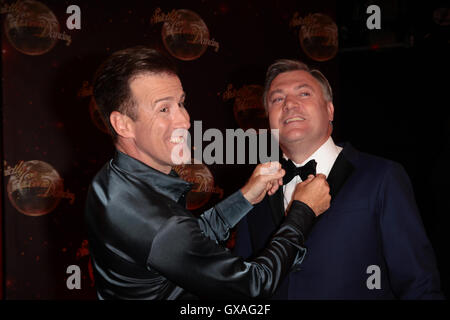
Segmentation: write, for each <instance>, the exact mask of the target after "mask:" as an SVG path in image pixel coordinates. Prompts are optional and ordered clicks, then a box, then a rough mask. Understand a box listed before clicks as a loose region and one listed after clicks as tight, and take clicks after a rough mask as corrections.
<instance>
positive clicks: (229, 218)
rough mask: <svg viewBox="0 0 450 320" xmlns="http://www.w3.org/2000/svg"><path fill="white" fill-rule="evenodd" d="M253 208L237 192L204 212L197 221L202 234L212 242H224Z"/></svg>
mask: <svg viewBox="0 0 450 320" xmlns="http://www.w3.org/2000/svg"><path fill="white" fill-rule="evenodd" d="M252 208H253V206H252V205H251V204H250V203H249V202H248V201H247V199H245V198H244V196H243V195H242V193H241V191H240V190H238V191H236V192H235V193H233V194H232V195H231V196H229V197H228V198H226V199H225V200H223V201H222V202H220V203H218V204H217V205H215V206H214V207H212V208H211V209H209V210H207V211H205V212H204V213H203V214H202V215H201V216H200V217H199V219H198V224H199V226H200V229H201V230H202V232H203V233H204V234H205V236H207V237H208V238H210V239H211V240H214V241H225V240H227V239H228V237H229V236H230V229H231V228H233V227H234V226H235V225H236V224H237V223H238V222H239V221H240V220H241V219H242V218H243V217H244V216H245V215H246V214H247V213H248V212H249V211H250V210H251V209H252Z"/></svg>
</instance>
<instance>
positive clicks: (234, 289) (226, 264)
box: [147, 205, 314, 299]
mask: <svg viewBox="0 0 450 320" xmlns="http://www.w3.org/2000/svg"><path fill="white" fill-rule="evenodd" d="M312 219H314V213H312V210H311V209H310V208H309V207H308V206H306V205H303V206H301V205H300V206H295V207H294V208H293V209H292V210H291V211H290V213H289V214H288V215H287V217H286V218H285V221H284V222H283V223H282V225H281V227H280V228H279V229H278V231H277V232H276V233H275V235H274V236H273V238H272V239H271V241H270V242H269V243H268V245H267V246H266V248H265V249H264V250H263V251H262V252H261V253H260V254H259V255H258V256H257V257H255V258H253V259H252V260H250V261H244V260H243V259H242V258H241V257H237V256H235V255H233V254H232V253H231V252H230V251H229V250H228V249H226V248H223V247H221V246H219V245H217V244H216V243H215V242H214V241H211V240H210V239H209V238H207V237H205V235H204V234H203V233H202V232H201V230H200V227H199V225H198V223H197V221H196V220H195V219H193V218H189V217H182V216H174V217H172V218H170V219H169V220H168V221H167V222H166V223H165V224H164V225H163V226H162V228H161V229H160V230H159V232H158V233H157V235H156V236H155V238H154V241H153V244H152V247H151V251H150V254H149V257H148V259H147V265H148V267H150V268H153V269H155V270H157V271H158V272H159V273H160V274H162V275H164V276H165V277H166V278H167V279H169V280H170V281H171V282H173V283H175V284H176V285H178V286H180V287H182V288H184V289H185V290H187V291H188V292H191V293H193V294H195V295H197V296H199V297H200V298H207V299H227V298H228V299H229V298H233V299H248V298H268V297H269V296H271V295H272V294H273V293H274V291H275V289H276V288H277V286H278V285H279V283H280V282H281V280H282V279H283V278H284V277H285V276H286V275H287V274H288V272H289V271H290V269H291V267H292V265H293V264H294V263H296V262H297V261H298V260H299V259H302V258H303V255H304V253H305V249H304V248H303V247H302V244H303V234H302V233H303V232H305V231H306V228H309V227H310V226H311V224H312V223H311V220H312ZM305 222H306V223H305Z"/></svg>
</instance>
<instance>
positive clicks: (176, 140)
mask: <svg viewBox="0 0 450 320" xmlns="http://www.w3.org/2000/svg"><path fill="white" fill-rule="evenodd" d="M170 142H171V143H175V144H179V143H184V137H182V136H179V137H171V138H170Z"/></svg>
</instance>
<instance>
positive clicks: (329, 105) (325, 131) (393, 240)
mask: <svg viewBox="0 0 450 320" xmlns="http://www.w3.org/2000/svg"><path fill="white" fill-rule="evenodd" d="M263 98H264V105H265V107H266V110H267V112H268V115H269V121H270V126H271V129H278V130H279V143H280V148H281V151H282V152H283V159H284V160H283V159H282V160H283V163H284V165H283V166H284V168H285V170H286V175H285V178H284V183H285V185H284V186H283V188H279V189H278V192H277V193H276V194H274V195H273V196H270V197H269V196H266V198H265V199H264V200H263V201H262V202H261V203H260V204H259V205H257V206H256V207H255V208H254V209H253V211H252V212H250V213H249V214H248V215H247V217H246V218H244V219H243V220H242V221H241V223H240V224H239V226H238V229H237V236H236V247H235V252H236V253H237V254H239V255H241V256H243V257H250V256H252V255H254V254H257V253H258V252H259V251H260V250H261V249H262V248H264V245H265V243H266V242H267V241H268V240H269V239H270V236H271V234H272V233H273V232H274V231H276V230H277V227H278V225H279V224H280V223H281V221H282V218H283V217H284V214H285V211H286V209H287V208H288V207H289V205H290V203H291V201H292V193H293V191H294V189H295V186H296V184H298V183H299V182H301V181H302V179H304V177H305V176H306V177H307V174H309V173H311V172H312V173H313V174H315V173H317V174H318V173H322V174H324V175H325V176H326V177H327V180H328V183H329V185H330V194H331V198H332V202H331V206H330V208H329V209H328V210H327V211H326V212H325V213H324V214H322V215H321V216H320V217H319V218H318V219H317V221H316V223H315V225H314V227H313V228H312V231H311V233H310V234H309V236H308V239H307V241H306V242H305V246H306V248H307V254H306V256H305V258H304V260H303V262H302V264H301V265H300V267H299V268H296V269H295V270H292V271H291V273H290V275H289V277H288V278H287V279H286V280H285V281H284V282H283V283H282V284H281V285H280V287H279V288H278V291H277V293H276V294H275V296H274V298H275V299H442V298H443V295H442V293H441V290H440V280H439V273H438V270H437V267H436V262H435V256H434V252H433V248H432V247H431V244H430V242H429V240H428V238H427V235H426V233H425V230H424V227H423V224H422V221H421V218H420V214H419V212H418V209H417V206H416V203H415V199H414V194H413V190H412V187H411V183H410V181H409V178H408V176H407V174H406V172H405V170H404V169H403V168H402V166H401V165H399V164H398V163H395V162H393V161H389V160H386V159H382V158H379V157H375V156H372V155H369V154H365V153H362V152H359V151H357V150H355V149H354V148H353V147H352V146H351V145H350V144H348V143H346V144H343V145H336V144H335V143H334V142H333V139H332V138H331V132H332V129H333V125H332V121H333V115H334V106H333V102H332V90H331V87H330V85H329V83H328V81H327V79H326V78H325V77H324V76H323V75H322V73H320V72H319V71H317V70H310V69H309V67H308V66H306V65H305V64H303V63H301V62H298V61H293V60H279V61H277V62H275V63H274V64H273V65H271V66H270V67H269V69H268V71H267V74H266V84H265V90H264V97H263ZM302 177H303V178H302Z"/></svg>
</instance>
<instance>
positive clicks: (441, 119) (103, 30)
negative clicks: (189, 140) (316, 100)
mask: <svg viewBox="0 0 450 320" xmlns="http://www.w3.org/2000/svg"><path fill="white" fill-rule="evenodd" d="M41 2H42V3H44V4H46V5H47V6H48V7H49V9H50V10H52V11H53V13H54V14H55V15H56V17H57V19H58V21H59V23H60V28H61V30H60V32H65V33H66V34H69V35H70V36H71V37H72V43H71V45H70V46H66V45H65V42H64V41H58V42H57V44H56V46H55V47H54V48H53V49H52V50H51V51H49V52H47V53H45V54H43V55H37V56H30V55H26V54H23V53H21V52H19V51H17V50H16V49H15V48H14V47H13V46H12V45H11V44H10V43H9V40H8V39H7V38H6V36H5V30H3V31H2V110H1V111H2V112H1V116H2V130H1V134H2V145H1V144H0V146H2V148H1V154H2V157H3V159H4V160H6V161H7V163H8V165H11V166H13V165H15V164H17V163H19V161H29V160H41V161H44V162H47V163H49V164H51V165H52V166H53V167H54V168H55V170H56V171H57V172H58V173H59V175H60V176H61V177H62V178H63V179H64V191H66V190H69V191H70V192H71V193H74V194H75V202H74V204H70V203H69V200H68V199H62V200H61V202H60V203H59V205H58V206H57V207H56V209H55V210H53V211H52V212H50V213H48V214H46V215H43V216H39V217H30V216H27V215H24V214H22V213H20V212H18V211H17V210H16V209H15V208H14V207H13V206H12V205H11V203H10V200H9V199H8V195H7V194H6V185H7V183H8V179H9V177H3V174H2V177H3V184H2V186H3V192H2V195H3V199H1V201H0V205H1V206H2V207H1V209H2V211H1V213H2V214H1V216H2V233H3V234H2V244H3V246H2V247H3V250H2V251H3V252H2V251H0V254H1V253H3V255H2V256H0V258H1V260H2V266H3V273H1V272H0V278H2V288H3V298H6V299H94V298H95V290H94V287H93V286H92V284H93V283H92V280H91V277H90V272H89V256H88V255H85V253H86V252H85V251H83V250H81V251H80V249H81V248H82V246H83V240H85V239H86V234H85V229H84V223H83V210H84V199H85V196H86V192H87V187H88V185H89V183H90V181H91V179H92V178H93V176H94V175H95V173H96V172H97V171H98V170H99V169H100V168H101V166H102V165H103V164H104V163H105V162H106V161H107V160H108V159H110V158H111V156H112V153H113V147H112V144H111V141H110V138H109V137H108V136H107V135H106V134H105V133H103V132H102V131H100V130H99V129H98V127H97V126H96V125H94V122H93V121H92V119H91V116H90V112H89V104H90V101H91V97H89V96H86V97H80V96H78V92H79V90H80V89H81V88H82V86H83V82H85V81H88V82H89V84H91V79H92V76H93V73H94V71H95V69H96V68H97V67H98V65H99V64H100V63H101V62H102V61H103V60H104V59H105V58H106V57H107V56H108V55H109V54H110V53H112V52H114V51H116V50H119V49H123V48H127V47H130V46H135V45H148V46H152V47H155V48H159V49H160V50H163V51H166V49H165V47H164V45H163V42H162V39H161V28H162V23H159V24H151V23H150V19H151V17H152V15H153V12H154V10H155V9H156V8H157V7H160V8H161V9H162V12H164V13H167V12H170V11H171V10H172V9H182V8H184V9H190V10H192V11H194V12H196V13H197V14H198V15H200V16H201V18H202V19H203V21H204V22H205V23H206V25H207V26H208V28H209V32H210V38H214V39H215V40H216V41H218V42H219V44H220V49H219V51H218V52H214V50H213V48H212V47H208V49H207V50H206V52H205V53H204V54H203V55H202V56H201V57H199V58H198V59H196V60H193V61H181V60H177V61H178V65H179V67H180V70H181V80H182V83H183V86H184V89H185V91H186V92H187V103H186V104H187V109H188V111H189V113H190V116H191V122H192V123H193V121H194V120H202V121H203V130H206V129H208V128H219V129H221V130H224V129H226V128H238V127H239V126H238V123H237V122H236V120H235V118H234V115H233V101H234V100H233V99H231V100H227V101H224V100H223V99H222V97H221V94H223V92H224V91H225V90H226V88H227V86H228V85H229V84H232V85H233V87H234V88H237V89H239V88H242V87H243V86H244V85H255V84H256V85H262V84H263V81H264V74H265V71H266V69H267V67H268V66H269V65H270V64H271V63H272V62H274V60H276V59H279V58H294V59H300V60H302V61H304V62H306V63H307V64H309V65H311V66H313V67H317V68H319V69H320V70H321V71H322V72H323V73H324V74H325V76H326V77H327V78H328V79H329V81H330V83H331V86H332V88H333V91H334V105H335V121H334V133H333V138H334V140H335V142H343V141H349V142H351V143H352V144H353V146H354V147H356V148H357V149H359V150H360V151H364V152H368V153H371V154H375V155H378V156H382V157H386V158H389V159H392V160H395V161H397V162H400V163H401V164H402V165H403V166H404V167H405V169H406V171H407V172H408V174H409V176H410V178H411V181H412V183H413V187H414V191H415V194H416V199H417V203H418V205H419V207H420V210H421V214H422V218H423V221H424V225H425V228H426V231H427V234H428V236H429V238H430V240H431V243H432V245H433V247H434V249H435V252H436V255H437V259H438V265H439V268H440V271H441V278H442V286H443V289H444V292H445V293H446V295H448V293H449V289H450V286H449V272H448V270H449V265H448V262H447V254H448V251H449V241H448V237H447V236H446V231H447V229H448V226H449V218H448V214H449V213H450V208H449V201H448V195H449V191H450V188H449V186H448V181H449V178H450V177H449V173H448V162H449V157H450V141H449V140H450V139H449V138H450V130H449V128H450V112H449V103H448V91H449V81H448V76H449V75H448V71H449V68H448V60H449V39H450V37H449V26H448V25H441V24H442V23H441V24H438V23H436V22H435V21H434V20H433V12H434V10H435V9H437V8H441V7H448V3H447V2H445V1H420V2H415V1H414V2H413V1H401V0H398V1H394V0H393V1H340V2H337V1H332V0H328V1H326V0H323V1H302V0H298V1H279V2H277V1H267V2H261V1H256V0H255V1H242V2H238V1H236V2H234V1H186V2H182V3H175V2H172V1H161V2H160V3H158V2H155V1H132V0H129V1H117V2H116V1H114V2H113V1H87V0H86V1H70V2H69V1H56V0H55V1H41ZM7 3H11V2H7ZM72 4H77V5H79V6H80V8H81V30H68V29H67V28H66V19H67V17H68V14H66V8H67V7H68V6H69V5H72ZM370 4H377V5H379V6H380V8H381V26H382V28H381V30H368V29H367V27H366V19H367V18H368V16H369V15H368V14H366V8H367V6H368V5H370ZM296 11H298V12H299V13H300V15H301V16H305V15H306V14H308V13H316V12H320V13H324V14H327V15H328V16H330V17H331V18H333V19H334V20H335V22H336V23H337V25H338V29H339V48H340V49H339V52H338V54H337V55H336V57H334V58H333V59H331V60H329V61H325V62H317V61H314V60H311V59H310V58H309V57H308V56H307V55H306V54H305V53H304V52H303V50H302V48H301V46H300V44H299V40H298V27H297V28H291V27H289V22H290V20H291V18H292V15H293V13H294V12H296ZM3 18H4V15H2V19H3ZM447 23H448V18H447ZM2 26H3V20H2ZM3 29H4V28H3ZM174 60H176V59H175V58H174ZM1 162H2V163H3V160H2V161H1ZM209 169H210V170H211V172H212V173H213V176H214V179H215V184H216V185H217V186H219V187H220V188H222V189H224V191H225V195H227V194H230V193H232V192H233V191H235V190H236V189H237V188H239V187H240V186H242V185H243V183H245V180H246V179H247V177H248V176H249V174H250V172H251V167H250V166H244V165H210V166H209ZM218 200H219V197H218V196H217V195H214V196H213V197H212V198H211V200H210V202H209V203H208V205H207V206H210V205H212V204H214V202H216V201H218ZM207 206H205V207H207ZM77 253H78V256H77ZM72 264H75V265H79V266H80V268H81V271H82V276H83V281H82V288H81V290H68V289H67V287H66V279H67V277H68V275H67V274H66V268H67V267H68V266H69V265H72Z"/></svg>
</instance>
